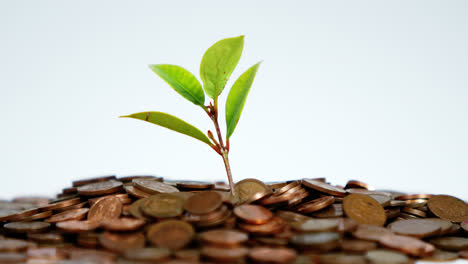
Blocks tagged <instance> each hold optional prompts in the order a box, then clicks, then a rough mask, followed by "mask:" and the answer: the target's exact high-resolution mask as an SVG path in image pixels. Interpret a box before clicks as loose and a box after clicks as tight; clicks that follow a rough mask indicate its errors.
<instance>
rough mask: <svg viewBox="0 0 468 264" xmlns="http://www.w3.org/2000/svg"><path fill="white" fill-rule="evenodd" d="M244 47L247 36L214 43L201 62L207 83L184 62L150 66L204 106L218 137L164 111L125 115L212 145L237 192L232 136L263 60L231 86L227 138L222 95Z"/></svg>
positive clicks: (165, 79) (228, 98)
mask: <svg viewBox="0 0 468 264" xmlns="http://www.w3.org/2000/svg"><path fill="white" fill-rule="evenodd" d="M243 48H244V36H239V37H235V38H226V39H222V40H220V41H218V42H216V43H215V44H214V45H213V46H211V47H210V48H209V49H208V50H207V51H206V52H205V54H204V55H203V58H202V61H201V64H200V77H201V79H202V81H203V86H202V85H201V84H200V82H199V81H198V80H197V78H196V77H195V76H194V75H193V74H192V73H190V72H189V71H187V70H186V69H184V68H182V67H180V66H176V65H170V64H155V65H150V66H149V67H150V69H151V70H153V71H154V72H155V73H156V74H157V75H159V77H161V78H162V79H163V80H164V81H166V82H167V83H168V84H169V85H170V86H171V87H172V88H173V89H174V90H175V91H176V92H178V93H179V94H180V95H182V96H183V97H184V98H185V99H187V100H189V101H190V102H192V103H193V104H195V105H196V106H199V107H200V108H202V109H203V111H204V112H205V113H206V114H207V115H208V117H209V118H210V119H211V120H212V121H213V125H214V128H215V131H216V135H217V139H216V138H215V136H214V135H213V132H211V131H210V130H208V131H207V134H204V133H203V132H202V131H200V130H199V129H198V128H196V127H194V126H193V125H191V124H189V123H187V122H185V121H183V120H182V119H179V118H177V117H175V116H172V115H170V114H167V113H163V112H153V111H150V112H141V113H135V114H131V115H127V116H122V117H130V118H135V119H140V120H143V121H147V122H150V123H153V124H156V125H159V126H162V127H165V128H168V129H171V130H174V131H176V132H179V133H182V134H185V135H187V136H190V137H193V138H196V139H198V140H200V141H201V142H204V143H206V144H207V145H209V146H210V147H211V148H212V149H214V151H216V153H218V154H219V155H220V156H221V157H222V159H223V161H224V166H225V167H226V173H227V177H228V180H229V186H230V188H231V193H232V194H233V195H234V182H233V180H232V173H231V167H230V165H229V158H228V154H229V138H230V137H231V135H232V133H233V132H234V129H235V128H236V125H237V122H239V118H240V115H241V113H242V109H243V108H244V104H245V100H246V99H247V95H248V94H249V91H250V87H251V86H252V83H253V80H254V78H255V75H256V73H257V70H258V67H259V66H260V62H259V63H257V64H255V65H253V66H252V67H250V68H249V69H248V70H247V71H245V72H244V73H243V74H242V75H241V76H240V77H239V78H238V79H237V80H236V81H235V82H234V85H233V86H232V87H231V91H230V92H229V94H228V97H227V100H226V137H225V139H226V140H224V138H223V135H222V134H221V130H220V128H219V122H218V96H219V95H220V94H221V92H222V91H223V89H224V87H225V86H226V83H227V81H228V79H229V77H230V76H231V73H232V72H233V71H234V68H235V67H236V66H237V63H238V62H239V59H240V57H241V54H242V50H243ZM205 93H206V95H208V96H209V97H210V98H211V99H212V101H211V100H210V101H209V104H208V105H205Z"/></svg>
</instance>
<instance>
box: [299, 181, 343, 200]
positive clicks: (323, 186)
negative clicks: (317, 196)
mask: <svg viewBox="0 0 468 264" xmlns="http://www.w3.org/2000/svg"><path fill="white" fill-rule="evenodd" d="M302 185H304V186H306V187H308V188H311V189H314V190H316V191H319V192H323V193H327V194H330V195H334V196H340V197H343V196H345V195H346V191H345V190H344V189H342V188H339V187H336V186H333V185H330V184H328V183H325V182H321V181H318V180H312V179H303V180H302Z"/></svg>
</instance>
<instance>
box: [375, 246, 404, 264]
mask: <svg viewBox="0 0 468 264" xmlns="http://www.w3.org/2000/svg"><path fill="white" fill-rule="evenodd" d="M366 258H367V260H368V261H369V262H370V263H372V264H409V263H411V260H410V259H409V258H408V257H407V256H406V255H405V254H402V253H399V252H396V251H393V250H388V249H376V250H371V251H368V252H367V253H366Z"/></svg>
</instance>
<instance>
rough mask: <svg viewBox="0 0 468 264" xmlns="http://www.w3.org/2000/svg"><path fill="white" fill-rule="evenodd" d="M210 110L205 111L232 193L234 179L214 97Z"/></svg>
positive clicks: (232, 192)
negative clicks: (216, 141)
mask: <svg viewBox="0 0 468 264" xmlns="http://www.w3.org/2000/svg"><path fill="white" fill-rule="evenodd" d="M209 108H210V110H211V111H208V110H207V111H206V113H207V114H208V116H210V118H211V120H212V121H213V124H214V126H215V128H216V134H217V135H218V144H219V151H220V152H221V153H220V152H218V154H220V155H221V157H222V158H223V161H224V167H226V173H227V176H228V181H229V187H230V189H231V194H232V195H235V194H234V181H233V180H232V173H231V166H230V165H229V158H228V153H229V148H228V146H227V145H224V142H223V136H222V135H221V129H220V128H219V123H218V104H217V101H216V99H215V101H214V106H213V105H210V107H209Z"/></svg>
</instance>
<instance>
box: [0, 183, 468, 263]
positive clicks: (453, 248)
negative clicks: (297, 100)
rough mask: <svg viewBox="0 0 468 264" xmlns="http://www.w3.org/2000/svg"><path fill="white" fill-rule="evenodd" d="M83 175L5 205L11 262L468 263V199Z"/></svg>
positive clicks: (0, 240)
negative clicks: (50, 193)
mask: <svg viewBox="0 0 468 264" xmlns="http://www.w3.org/2000/svg"><path fill="white" fill-rule="evenodd" d="M234 193H235V195H231V193H230V189H229V186H227V185H226V184H225V183H222V182H216V183H207V182H188V181H168V180H163V178H161V177H155V176H129V177H120V178H117V177H116V176H105V177H97V178H93V179H86V180H78V181H74V182H73V183H72V186H71V187H67V188H64V189H63V191H62V192H61V193H60V194H58V195H57V198H55V199H52V200H49V199H48V198H42V197H18V198H15V199H13V200H12V201H0V221H1V222H2V227H1V229H0V230H1V233H0V263H30V264H49V263H58V264H73V263H99V264H103V263H121V264H126V263H135V264H145V263H167V264H171V263H172V264H183V263H191V264H193V263H295V264H302V263H325V264H327V263H357V264H360V263H363V264H364V263H390V264H391V263H395V264H397V263H398V264H404V263H414V261H415V260H420V259H422V260H430V261H447V260H455V259H457V258H466V259H468V205H467V203H466V202H464V201H463V200H460V199H458V198H456V197H453V196H449V195H433V194H406V193H401V192H396V191H382V190H374V189H373V188H372V187H370V186H369V185H367V184H366V183H363V182H360V181H357V180H350V181H348V182H347V183H346V185H345V186H344V187H341V186H336V185H332V184H330V183H327V182H326V179H324V178H315V179H301V180H295V181H289V182H273V183H264V182H261V181H259V180H256V179H245V180H242V181H240V182H238V183H237V184H236V185H235V192H234Z"/></svg>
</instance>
